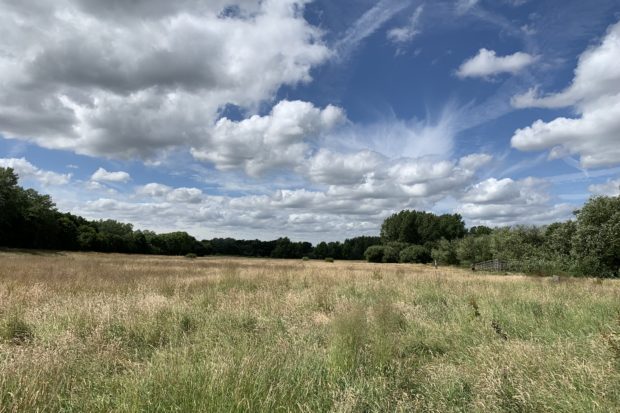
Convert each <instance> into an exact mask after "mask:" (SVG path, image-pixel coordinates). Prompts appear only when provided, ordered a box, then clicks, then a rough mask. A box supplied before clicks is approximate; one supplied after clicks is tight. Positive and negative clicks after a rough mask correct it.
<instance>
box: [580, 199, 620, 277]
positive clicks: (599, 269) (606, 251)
mask: <svg viewBox="0 0 620 413" xmlns="http://www.w3.org/2000/svg"><path fill="white" fill-rule="evenodd" d="M576 215H577V225H576V230H575V233H574V235H573V239H572V249H571V255H572V256H573V257H574V259H575V261H576V263H575V270H577V272H579V273H582V274H586V275H591V276H595V277H618V276H620V273H619V271H620V196H617V197H596V198H592V199H590V200H589V201H588V202H587V203H586V204H585V205H584V206H583V208H581V210H579V211H577V213H576Z"/></svg>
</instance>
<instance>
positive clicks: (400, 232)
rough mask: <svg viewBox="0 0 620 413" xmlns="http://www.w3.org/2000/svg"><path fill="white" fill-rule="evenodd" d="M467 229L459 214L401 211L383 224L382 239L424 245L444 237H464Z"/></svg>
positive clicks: (385, 241)
mask: <svg viewBox="0 0 620 413" xmlns="http://www.w3.org/2000/svg"><path fill="white" fill-rule="evenodd" d="M466 233H467V231H466V230H465V223H464V222H463V218H462V217H461V216H460V215H459V214H452V215H450V214H444V215H435V214H433V213H430V212H424V211H409V210H405V211H401V212H399V213H396V214H394V215H392V216H390V217H389V218H387V219H386V220H385V221H383V225H382V226H381V240H382V241H383V242H384V243H387V242H394V241H398V242H405V243H408V244H416V245H424V244H427V243H433V242H436V241H438V240H440V239H442V238H444V239H447V240H451V239H455V238H461V237H463V236H464V235H465V234H466Z"/></svg>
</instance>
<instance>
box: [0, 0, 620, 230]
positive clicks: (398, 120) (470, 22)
mask: <svg viewBox="0 0 620 413" xmlns="http://www.w3.org/2000/svg"><path fill="white" fill-rule="evenodd" d="M0 74H1V77H0V78H1V79H2V80H0V82H2V88H0V166H10V167H13V168H14V169H15V170H16V171H17V172H18V173H19V174H20V177H21V183H22V184H23V185H25V186H28V187H34V188H36V189H37V190H40V191H41V192H44V193H49V194H51V195H52V197H53V198H54V200H55V201H56V203H57V205H58V207H59V209H60V210H63V211H71V212H73V213H76V214H80V215H82V216H85V217H88V218H91V219H101V218H104V219H105V218H114V219H118V220H121V221H125V222H131V223H133V224H134V225H135V226H136V228H141V229H151V230H156V231H172V230H184V231H188V232H189V233H191V234H193V235H195V236H197V237H199V238H212V237H221V236H232V237H236V238H260V239H273V238H276V237H279V236H289V237H290V238H292V239H296V240H302V239H303V240H309V241H313V242H317V241H321V240H342V239H344V238H347V237H351V236H356V235H372V234H377V233H378V231H379V228H380V225H381V222H382V221H383V219H384V218H385V217H386V216H388V215H390V214H391V213H393V212H395V211H399V210H402V209H406V208H410V209H411V208H415V209H424V210H429V211H434V212H437V213H445V212H449V213H453V212H457V213H460V214H461V215H462V216H463V217H464V219H465V221H466V223H467V224H468V225H470V226H471V225H480V224H484V225H492V226H494V225H515V224H545V223H549V222H553V221H557V220H565V219H568V218H570V217H571V215H572V211H574V210H575V209H578V208H579V207H580V205H582V204H583V203H584V202H585V201H586V200H587V199H588V198H589V197H590V196H592V195H618V194H619V192H620V3H618V1H616V0H609V1H608V0H597V1H592V2H583V1H534V0H529V1H528V0H496V1H489V0H487V1H485V0H477V1H476V0H449V1H448V0H446V1H433V2H430V1H426V2H424V1H391V0H380V1H366V0H358V1H323V0H317V1H307V0H265V1H261V2H259V1H253V0H238V1H233V0H212V1H200V0H182V1H178V2H168V1H165V0H150V1H147V0H139V1H135V0H134V1H129V0H115V1H113V2H100V1H99V0H60V1H56V2H49V1H45V0H27V1H22V2H18V3H16V2H12V1H8V0H0Z"/></svg>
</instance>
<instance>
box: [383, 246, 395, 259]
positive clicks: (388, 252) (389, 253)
mask: <svg viewBox="0 0 620 413" xmlns="http://www.w3.org/2000/svg"><path fill="white" fill-rule="evenodd" d="M398 259H399V254H398V249H396V248H394V247H391V246H389V245H388V246H385V247H383V262H398Z"/></svg>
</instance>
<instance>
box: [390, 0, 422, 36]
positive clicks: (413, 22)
mask: <svg viewBox="0 0 620 413" xmlns="http://www.w3.org/2000/svg"><path fill="white" fill-rule="evenodd" d="M423 11H424V5H421V6H418V7H417V8H416V9H415V11H414V12H413V14H412V15H411V17H410V18H409V22H408V24H407V25H406V26H402V27H395V28H393V29H391V30H389V31H388V32H387V38H388V39H389V40H390V41H392V42H393V43H396V44H402V43H408V42H410V41H411V40H412V39H413V38H414V37H415V36H417V35H418V34H420V28H419V27H420V17H421V16H422V12H423Z"/></svg>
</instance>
